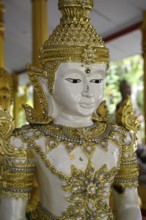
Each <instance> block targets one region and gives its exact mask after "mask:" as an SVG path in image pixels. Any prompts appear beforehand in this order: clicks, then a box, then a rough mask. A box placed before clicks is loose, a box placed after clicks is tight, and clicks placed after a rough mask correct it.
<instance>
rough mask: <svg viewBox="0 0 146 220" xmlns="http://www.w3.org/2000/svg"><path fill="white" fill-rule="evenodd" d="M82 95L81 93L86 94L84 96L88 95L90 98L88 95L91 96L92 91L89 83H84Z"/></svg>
mask: <svg viewBox="0 0 146 220" xmlns="http://www.w3.org/2000/svg"><path fill="white" fill-rule="evenodd" d="M82 95H83V96H86V97H88V98H90V97H92V96H93V93H92V92H91V89H90V86H89V85H86V86H85V88H84V91H83V94H82Z"/></svg>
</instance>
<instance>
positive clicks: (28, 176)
mask: <svg viewBox="0 0 146 220" xmlns="http://www.w3.org/2000/svg"><path fill="white" fill-rule="evenodd" d="M12 139H13V140H14V141H13V142H15V145H14V144H13V146H14V147H13V149H14V153H13V154H10V155H4V157H3V163H2V190H1V198H0V219H2V220H26V217H25V216H26V207H27V203H28V200H29V198H30V196H31V192H32V185H33V179H34V172H35V160H34V155H33V154H32V152H31V151H28V149H27V147H24V144H23V143H22V142H21V141H20V140H19V139H18V138H13V137H12ZM17 142H18V145H19V147H15V146H17V145H16V143H17ZM22 146H23V147H22ZM11 149H12V147H11Z"/></svg>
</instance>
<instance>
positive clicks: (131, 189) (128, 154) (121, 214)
mask: <svg viewBox="0 0 146 220" xmlns="http://www.w3.org/2000/svg"><path fill="white" fill-rule="evenodd" d="M135 140H136V136H135V134H132V133H131V132H128V133H127V135H126V138H125V140H124V143H125V144H123V145H122V146H121V147H122V151H121V158H120V165H119V167H118V172H117V174H116V176H115V178H114V183H113V189H112V195H113V199H114V215H115V219H116V220H123V219H124V220H142V217H141V212H140V207H139V202H138V193H137V187H138V175H139V168H138V162H137V157H136V153H135V149H136V141H135Z"/></svg>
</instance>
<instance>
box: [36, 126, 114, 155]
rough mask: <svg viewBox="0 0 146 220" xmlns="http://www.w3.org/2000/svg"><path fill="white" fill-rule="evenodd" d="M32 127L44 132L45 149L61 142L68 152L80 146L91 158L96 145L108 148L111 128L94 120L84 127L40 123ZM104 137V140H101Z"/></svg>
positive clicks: (47, 149) (50, 148) (49, 148)
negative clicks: (90, 124) (45, 139)
mask: <svg viewBox="0 0 146 220" xmlns="http://www.w3.org/2000/svg"><path fill="white" fill-rule="evenodd" d="M34 128H35V129H37V130H39V131H40V132H41V133H43V134H45V136H46V138H47V141H46V151H47V152H49V151H50V150H52V149H54V148H56V147H58V145H59V143H63V144H64V145H65V147H66V150H67V151H68V153H70V152H71V151H72V150H74V149H75V148H76V147H78V146H80V147H81V148H82V150H83V152H84V153H85V154H86V156H87V157H88V158H91V157H92V155H93V153H94V151H95V148H96V147H97V145H99V147H101V148H102V149H104V150H105V151H107V150H108V147H107V145H108V144H107V137H108V134H109V132H110V130H111V127H110V125H107V124H106V123H98V122H95V123H94V124H93V125H92V126H89V127H84V128H71V127H66V126H61V125H54V124H53V125H41V126H39V125H38V126H36V125H34ZM103 139H104V140H103Z"/></svg>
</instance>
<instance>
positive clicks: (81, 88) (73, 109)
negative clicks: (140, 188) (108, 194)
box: [0, 63, 142, 220]
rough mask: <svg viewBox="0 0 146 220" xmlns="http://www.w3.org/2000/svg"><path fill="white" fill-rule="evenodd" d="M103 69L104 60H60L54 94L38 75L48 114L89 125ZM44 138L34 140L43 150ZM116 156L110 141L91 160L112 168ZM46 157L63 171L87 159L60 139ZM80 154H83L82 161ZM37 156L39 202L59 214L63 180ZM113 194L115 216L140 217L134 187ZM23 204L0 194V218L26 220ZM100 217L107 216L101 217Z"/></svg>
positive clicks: (97, 165) (64, 206) (63, 206)
mask: <svg viewBox="0 0 146 220" xmlns="http://www.w3.org/2000/svg"><path fill="white" fill-rule="evenodd" d="M88 67H89V68H90V70H91V73H90V75H87V74H86V69H87V68H88ZM105 70H106V66H105V65H104V64H91V65H89V66H88V65H86V66H82V64H81V63H62V64H61V65H60V66H59V68H58V70H57V72H56V77H55V84H54V93H53V95H50V94H49V92H48V91H49V90H48V84H47V82H45V81H44V80H42V79H40V82H41V84H42V87H43V89H44V92H45V95H46V97H47V98H48V103H49V104H48V106H49V109H50V111H49V114H50V115H52V116H54V123H56V124H61V125H65V126H71V127H83V126H89V125H92V123H93V122H92V120H91V116H92V113H93V112H94V111H95V110H96V108H97V107H98V105H99V103H100V102H101V101H102V97H103V87H104V86H103V85H104V84H103V81H102V82H100V83H95V81H94V80H101V79H102V80H103V79H104V78H105ZM73 80H77V83H73ZM74 82H76V81H74ZM96 82H97V81H96ZM45 139H46V138H45V137H43V138H41V139H39V140H38V141H37V143H38V144H39V145H40V146H42V150H43V151H44V152H46V148H45V142H46V140H45ZM12 144H13V146H16V147H21V145H22V146H23V143H21V141H19V140H18V139H13V138H12ZM46 153H47V152H46ZM60 155H61V156H60ZM118 157H119V148H118V146H116V145H115V144H114V143H113V142H112V141H109V143H108V151H107V152H106V151H104V150H103V149H101V148H98V147H97V148H96V151H95V153H94V155H93V157H92V159H91V161H92V163H93V165H94V167H95V169H96V170H99V169H100V167H102V166H103V165H104V164H107V167H108V169H111V168H112V167H114V166H117V161H118ZM47 158H48V159H49V160H50V162H51V164H52V165H53V166H55V167H56V168H57V170H59V171H61V172H64V173H65V174H66V175H70V174H71V166H72V165H75V166H76V168H77V169H80V170H82V171H84V170H85V169H86V167H87V163H88V159H87V157H86V155H85V154H84V153H83V152H82V150H81V148H80V147H77V148H75V149H74V150H73V151H72V152H71V153H69V154H68V153H67V151H66V149H65V146H64V145H63V143H62V144H60V146H59V147H58V148H55V149H53V150H51V151H50V152H48V153H47ZM80 158H82V161H81V160H80ZM36 160H37V164H38V179H39V187H40V194H41V196H40V200H41V203H42V205H43V206H44V207H45V208H46V209H48V210H49V211H51V212H52V213H53V214H55V215H61V213H62V212H64V211H65V210H66V209H67V207H68V205H69V204H68V202H67V201H66V196H67V192H65V191H64V190H63V189H62V181H61V180H60V179H58V177H57V176H54V175H53V174H52V173H51V172H50V171H49V170H48V169H47V168H46V167H45V165H44V162H43V161H42V160H41V159H40V157H39V156H36ZM113 198H114V201H115V203H116V206H115V219H116V220H141V219H142V218H141V214H140V210H139V205H138V195H137V191H136V189H135V188H131V189H130V188H127V189H126V190H125V192H124V193H123V194H122V195H119V194H118V193H117V192H115V191H114V190H113ZM26 204H27V202H26V200H24V201H22V200H21V199H19V200H15V199H14V198H13V199H5V198H2V199H1V205H0V219H2V220H25V209H26ZM11 207H13V208H11ZM16 213H17V214H16ZM102 220H107V218H105V217H104V218H102Z"/></svg>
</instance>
